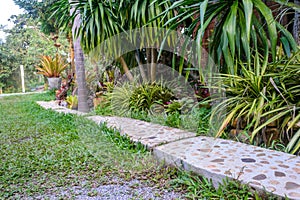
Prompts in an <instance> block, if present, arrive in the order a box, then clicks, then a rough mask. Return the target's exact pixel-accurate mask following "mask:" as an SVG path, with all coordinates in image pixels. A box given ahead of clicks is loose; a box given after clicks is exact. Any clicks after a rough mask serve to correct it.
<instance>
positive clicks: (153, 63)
mask: <svg viewBox="0 0 300 200" xmlns="http://www.w3.org/2000/svg"><path fill="white" fill-rule="evenodd" d="M156 63H157V50H156V49H155V48H154V47H153V48H152V49H151V72H150V73H151V82H152V83H154V82H155V80H156Z"/></svg>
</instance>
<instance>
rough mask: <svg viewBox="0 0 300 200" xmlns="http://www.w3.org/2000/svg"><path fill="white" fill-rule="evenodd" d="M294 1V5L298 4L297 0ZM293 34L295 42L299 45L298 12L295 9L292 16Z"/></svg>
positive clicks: (299, 2)
mask: <svg viewBox="0 0 300 200" xmlns="http://www.w3.org/2000/svg"><path fill="white" fill-rule="evenodd" d="M294 3H295V4H296V5H300V1H299V0H295V1H294ZM293 35H294V38H295V40H296V42H297V44H298V45H300V13H299V12H298V11H296V10H295V17H294V26H293Z"/></svg>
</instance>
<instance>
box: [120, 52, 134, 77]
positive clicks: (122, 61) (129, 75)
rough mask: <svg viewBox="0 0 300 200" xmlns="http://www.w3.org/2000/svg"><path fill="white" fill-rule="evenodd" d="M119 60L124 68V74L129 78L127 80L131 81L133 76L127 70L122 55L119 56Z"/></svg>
mask: <svg viewBox="0 0 300 200" xmlns="http://www.w3.org/2000/svg"><path fill="white" fill-rule="evenodd" d="M120 62H121V65H122V68H123V70H124V73H125V75H126V76H127V78H128V79H129V81H130V82H132V81H133V80H134V78H133V76H132V74H131V72H130V71H129V68H128V66H127V64H126V62H125V60H124V58H123V57H122V56H121V57H120Z"/></svg>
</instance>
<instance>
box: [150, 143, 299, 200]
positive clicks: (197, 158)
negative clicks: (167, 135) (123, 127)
mask: <svg viewBox="0 0 300 200" xmlns="http://www.w3.org/2000/svg"><path fill="white" fill-rule="evenodd" d="M153 153H154V155H155V156H156V157H157V159H159V160H161V161H165V162H166V164H171V165H174V166H177V167H180V168H183V169H185V170H188V171H194V172H196V173H198V174H200V175H203V176H205V177H207V178H209V179H212V181H213V183H214V185H215V186H217V185H218V184H219V183H221V182H222V179H224V178H226V177H227V178H230V179H236V180H239V181H241V182H242V183H246V184H249V185H250V186H252V187H255V188H257V189H260V190H266V191H268V192H272V193H273V194H275V195H278V196H281V197H285V195H286V196H287V197H289V198H290V199H300V157H299V156H294V155H291V154H287V153H283V152H278V151H273V150H268V149H263V148H259V147H256V146H252V145H247V144H243V143H239V142H235V141H231V140H223V139H217V138H211V137H197V138H189V139H184V140H181V141H176V142H173V143H169V144H165V145H162V146H159V147H156V148H154V151H153Z"/></svg>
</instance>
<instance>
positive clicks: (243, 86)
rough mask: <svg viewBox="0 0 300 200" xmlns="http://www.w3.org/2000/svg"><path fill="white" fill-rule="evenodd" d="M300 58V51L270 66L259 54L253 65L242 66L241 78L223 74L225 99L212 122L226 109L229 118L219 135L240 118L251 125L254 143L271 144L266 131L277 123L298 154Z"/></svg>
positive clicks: (285, 138)
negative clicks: (296, 127) (297, 127)
mask: <svg viewBox="0 0 300 200" xmlns="http://www.w3.org/2000/svg"><path fill="white" fill-rule="evenodd" d="M299 55H300V51H298V53H297V54H294V56H292V57H291V58H289V59H288V60H280V61H277V62H276V63H274V64H267V63H266V62H263V61H262V60H261V59H260V55H259V54H258V53H257V52H256V55H255V56H254V59H253V63H254V65H247V64H245V63H239V67H240V68H241V75H230V74H222V75H221V76H220V77H219V78H220V81H221V82H222V84H223V86H224V89H225V91H226V99H225V100H224V101H222V102H221V103H220V104H218V105H216V106H215V108H214V109H213V111H212V115H211V121H213V120H216V118H215V116H217V115H218V114H219V113H220V112H221V111H224V110H226V117H225V118H224V120H223V122H222V124H221V126H220V127H219V129H218V131H217V133H216V136H217V137H220V136H221V135H222V134H223V133H224V130H225V129H226V128H227V127H228V125H229V124H232V123H233V122H234V121H236V120H237V119H240V120H243V121H245V122H246V124H247V125H248V126H247V127H246V129H248V131H249V132H250V142H251V143H254V142H255V141H261V140H263V142H264V143H265V144H268V143H270V141H266V139H265V137H264V136H265V135H264V134H265V130H266V129H265V128H266V126H267V125H269V124H271V123H274V122H275V123H276V124H277V129H278V130H279V133H280V138H281V139H282V142H284V143H285V144H286V145H288V147H289V148H288V151H289V152H291V153H295V152H296V151H298V150H299V148H300V146H299V133H297V134H295V130H294V129H293V127H294V125H295V124H296V123H297V122H298V121H299V120H300V101H299V100H300V60H299ZM261 63H265V64H261ZM214 100H215V99H214ZM297 135H298V136H297ZM297 137H298V138H297ZM255 139H256V140H255Z"/></svg>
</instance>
